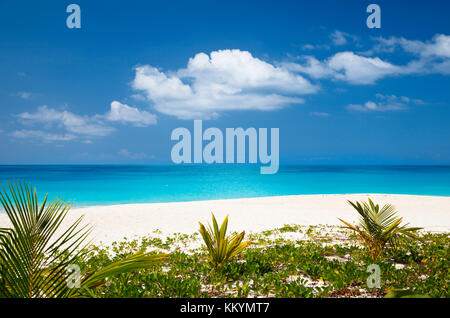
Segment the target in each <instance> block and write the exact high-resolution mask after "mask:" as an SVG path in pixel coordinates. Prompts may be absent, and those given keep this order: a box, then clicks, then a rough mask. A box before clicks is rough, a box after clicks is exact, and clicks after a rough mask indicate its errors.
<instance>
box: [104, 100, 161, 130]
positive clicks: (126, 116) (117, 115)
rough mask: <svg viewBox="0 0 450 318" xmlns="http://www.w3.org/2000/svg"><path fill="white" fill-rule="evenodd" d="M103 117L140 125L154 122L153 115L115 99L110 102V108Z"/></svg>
mask: <svg viewBox="0 0 450 318" xmlns="http://www.w3.org/2000/svg"><path fill="white" fill-rule="evenodd" d="M105 118H106V119H107V120H109V121H120V122H122V123H127V122H128V123H132V124H134V125H135V126H140V127H142V126H148V125H154V124H156V116H155V115H153V114H150V113H149V112H147V111H141V110H139V109H137V108H136V107H131V106H128V105H126V104H121V103H119V102H117V101H113V102H112V103H111V110H110V111H109V112H108V113H106V115H105Z"/></svg>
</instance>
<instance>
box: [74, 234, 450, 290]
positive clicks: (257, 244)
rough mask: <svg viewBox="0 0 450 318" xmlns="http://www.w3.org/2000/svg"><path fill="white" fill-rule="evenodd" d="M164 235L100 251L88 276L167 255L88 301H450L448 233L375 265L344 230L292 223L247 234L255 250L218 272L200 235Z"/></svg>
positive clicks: (401, 242) (402, 242)
mask: <svg viewBox="0 0 450 318" xmlns="http://www.w3.org/2000/svg"><path fill="white" fill-rule="evenodd" d="M161 234H162V233H160V232H157V233H155V234H152V233H149V235H148V236H146V237H144V238H143V239H139V240H122V241H119V242H116V243H114V244H112V245H111V246H101V247H98V248H96V249H95V253H93V254H92V256H91V257H90V258H89V259H88V263H87V266H88V268H89V271H95V270H96V269H98V268H102V267H104V266H107V265H108V264H110V263H112V262H115V261H116V260H117V259H120V258H121V257H124V256H126V255H128V254H131V253H134V252H135V251H138V250H141V249H155V248H157V249H161V250H165V251H167V252H170V256H169V257H168V259H167V260H165V261H164V262H163V263H159V264H156V265H155V266H152V267H151V268H149V269H147V270H144V271H139V272H136V273H134V274H133V275H130V274H122V275H119V276H117V277H114V279H110V280H108V283H107V284H103V285H101V286H99V287H98V288H96V289H91V290H90V291H91V293H87V291H85V292H83V296H86V297H99V298H104V297H106V298H110V297H139V298H140V297H152V298H154V297H163V298H169V297H170V298H173V297H182V298H186V297H189V298H190V297H194V298H209V297H225V298H230V297H231V298H234V297H283V298H285V297H308V298H309V297H314V298H315V297H384V296H385V295H387V294H389V295H390V296H392V293H390V291H393V290H394V291H396V290H398V289H408V290H409V292H410V293H411V294H414V295H429V296H430V297H450V285H449V284H450V281H449V280H448V273H449V270H450V268H449V266H450V264H449V262H448V255H449V251H450V250H449V246H450V244H449V243H450V240H449V235H448V234H447V233H433V234H431V233H426V234H423V235H421V238H422V239H423V242H424V243H425V244H424V243H423V242H421V241H412V240H409V239H407V238H406V237H399V239H398V242H397V248H395V249H388V250H386V260H384V261H377V262H374V261H373V260H372V259H371V258H370V257H369V255H368V254H367V252H366V250H365V249H361V248H359V247H358V245H357V243H358V242H359V239H358V237H357V236H356V235H354V234H353V233H352V232H349V231H348V230H346V229H342V228H339V227H331V226H301V225H288V226H284V227H282V228H279V229H272V230H266V231H262V232H259V233H251V234H246V238H247V239H249V240H251V241H252V242H253V243H252V245H251V246H250V247H248V248H246V249H245V250H244V251H243V252H242V253H240V254H238V255H236V256H235V257H234V258H233V259H232V260H230V261H229V262H228V263H226V264H224V265H223V267H222V268H221V270H214V271H211V264H210V260H209V259H210V257H209V253H208V251H207V250H206V249H205V248H199V243H202V242H203V239H202V237H201V235H199V234H197V233H193V234H190V235H188V234H171V235H168V236H165V235H164V236H163V237H162V235H161ZM196 234H197V235H196ZM373 263H376V264H378V265H379V266H380V269H381V271H380V273H381V283H380V284H381V288H372V289H370V288H368V286H367V278H368V276H369V275H370V273H368V272H367V266H368V265H370V264H373ZM393 296H395V297H400V296H401V297H404V296H405V295H404V294H399V293H395V295H393ZM422 297H425V296H422Z"/></svg>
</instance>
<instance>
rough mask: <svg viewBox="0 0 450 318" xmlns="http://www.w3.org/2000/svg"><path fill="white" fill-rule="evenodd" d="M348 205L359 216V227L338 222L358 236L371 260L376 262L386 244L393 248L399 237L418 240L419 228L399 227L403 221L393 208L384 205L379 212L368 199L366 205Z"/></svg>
mask: <svg viewBox="0 0 450 318" xmlns="http://www.w3.org/2000/svg"><path fill="white" fill-rule="evenodd" d="M348 203H349V204H350V205H351V206H353V207H354V208H355V210H356V211H358V213H359V215H360V221H359V225H352V224H350V223H348V222H346V221H344V220H341V219H339V220H340V221H341V222H343V223H344V224H345V225H346V228H347V229H350V230H352V231H355V232H356V233H357V234H358V236H359V238H360V239H361V240H362V241H363V242H364V245H365V246H366V248H367V249H368V251H369V255H370V257H371V258H372V259H373V260H377V259H378V257H379V256H380V255H381V254H382V253H383V249H384V248H385V247H386V244H388V243H389V244H390V245H391V246H393V247H395V245H396V243H397V241H398V238H399V236H401V235H405V236H407V237H409V238H411V239H416V240H417V239H418V236H417V235H416V233H417V231H419V230H421V228H419V227H407V226H408V224H406V225H401V223H402V220H403V219H402V218H400V217H398V216H397V211H396V210H395V207H394V206H392V205H390V204H386V205H384V206H383V207H382V208H381V210H380V206H379V205H378V204H374V203H373V202H372V200H370V199H368V203H366V202H363V203H362V205H361V204H360V203H359V202H356V203H353V202H351V201H348Z"/></svg>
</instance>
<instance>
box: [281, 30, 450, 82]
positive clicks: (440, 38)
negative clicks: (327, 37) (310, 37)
mask: <svg viewBox="0 0 450 318" xmlns="http://www.w3.org/2000/svg"><path fill="white" fill-rule="evenodd" d="M344 35H345V33H343V32H340V31H336V32H335V33H333V34H332V38H333V39H334V42H335V44H336V45H343V44H345V43H346V41H347V40H346V38H345V36H344ZM344 40H345V41H344ZM375 40H376V41H377V42H378V44H377V45H375V46H374V47H373V48H372V49H371V50H369V51H367V52H363V53H359V54H358V53H355V52H352V51H345V52H338V53H336V54H334V55H332V56H331V57H329V58H327V59H324V60H318V59H317V58H316V57H314V56H309V55H304V56H300V57H299V58H297V59H298V60H299V62H284V63H282V64H281V65H282V66H283V67H284V68H285V69H287V70H289V71H291V72H297V73H301V74H306V75H307V76H309V77H311V78H313V79H323V78H329V79H332V80H341V81H346V82H348V83H350V84H354V85H368V84H374V83H375V82H376V81H378V80H380V79H382V78H385V77H388V76H402V75H403V76H404V75H410V74H419V75H422V74H432V73H439V74H443V75H449V74H450V36H448V35H444V34H437V35H435V36H434V37H433V39H432V40H431V41H426V42H422V41H412V40H407V39H405V38H399V37H391V38H387V39H386V38H382V37H379V38H376V39H375ZM344 42H345V43H344ZM397 48H401V49H402V50H403V51H404V52H407V53H409V54H412V55H413V56H414V57H413V58H412V59H411V60H409V61H408V62H407V63H406V64H403V65H395V64H392V63H390V62H388V61H387V60H383V59H381V58H380V57H376V56H373V55H374V54H376V53H380V54H381V53H393V52H394V51H395V50H396V49H397Z"/></svg>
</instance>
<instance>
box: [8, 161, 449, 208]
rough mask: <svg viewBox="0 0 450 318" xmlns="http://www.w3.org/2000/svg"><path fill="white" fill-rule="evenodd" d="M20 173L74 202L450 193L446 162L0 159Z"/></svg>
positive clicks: (20, 176) (40, 189)
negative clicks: (268, 164)
mask: <svg viewBox="0 0 450 318" xmlns="http://www.w3.org/2000/svg"><path fill="white" fill-rule="evenodd" d="M17 179H20V180H24V181H27V182H28V183H31V184H32V185H33V186H35V187H37V189H38V192H39V193H46V192H48V193H50V195H51V196H58V197H62V198H64V199H67V200H71V201H73V202H74V206H89V205H107V204H119V203H144V202H174V201H193V200H211V199H229V198H248V197H261V196H277V195H295V194H342V193H393V194H418V195H439V196H448V195H450V166H281V167H280V170H279V172H278V173H277V174H275V175H261V174H260V173H259V166H258V165H181V166H177V165H167V166H160V165H158V166H145V165H135V166H128V165H126V166H125V165H45V166H44V165H43V166H40V165H29V166H19V165H10V166H0V182H1V183H2V184H3V185H5V182H6V181H8V180H17Z"/></svg>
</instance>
